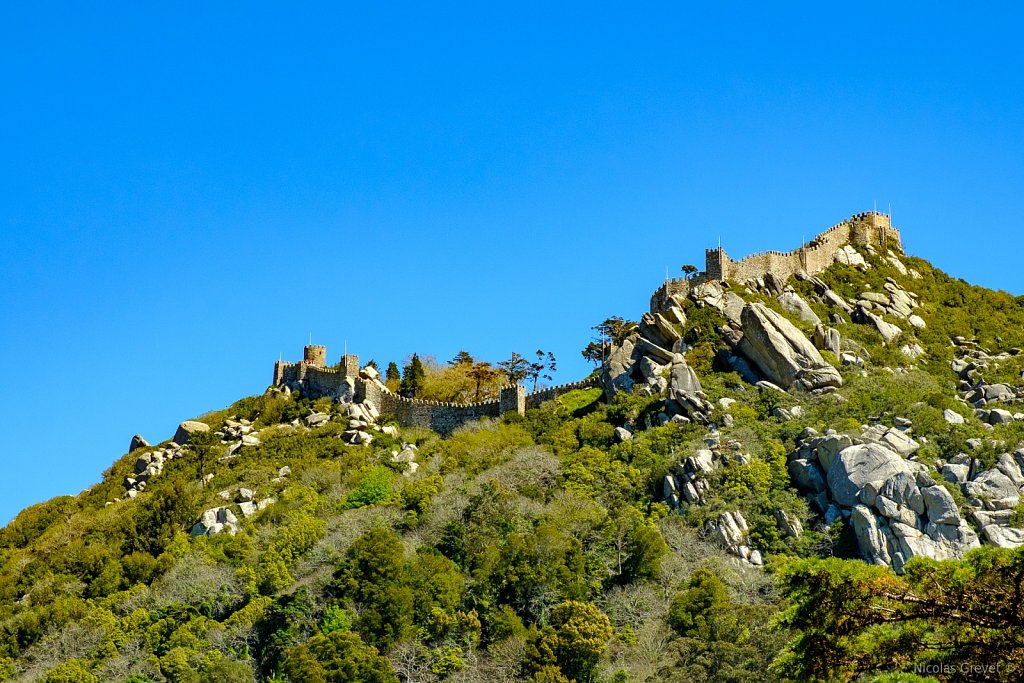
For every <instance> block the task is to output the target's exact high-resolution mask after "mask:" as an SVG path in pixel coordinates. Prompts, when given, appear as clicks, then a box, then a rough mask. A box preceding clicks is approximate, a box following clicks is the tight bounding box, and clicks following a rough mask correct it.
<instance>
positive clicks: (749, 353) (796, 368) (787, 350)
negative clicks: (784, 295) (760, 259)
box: [738, 303, 843, 390]
mask: <svg viewBox="0 0 1024 683" xmlns="http://www.w3.org/2000/svg"><path fill="white" fill-rule="evenodd" d="M740 318H741V321H742V325H743V338H742V339H741V340H740V342H739V345H738V348H739V350H740V352H741V353H743V355H744V356H746V357H747V358H749V359H750V360H751V361H752V362H753V363H754V365H756V366H757V368H758V369H759V370H760V371H761V373H762V374H763V375H764V376H765V377H766V378H767V379H768V380H769V381H771V382H773V383H775V384H778V385H779V386H781V387H783V388H785V389H788V388H790V387H793V386H796V387H798V388H801V389H805V390H813V389H819V388H821V387H838V386H842V384H843V379H842V377H841V376H840V375H839V371H838V370H836V369H835V368H834V367H832V366H831V365H829V364H828V363H826V362H825V360H824V359H823V358H822V357H821V354H820V353H818V349H816V348H814V344H812V343H811V342H810V340H809V339H808V338H807V337H806V336H804V334H803V332H801V331H800V330H798V329H797V328H796V327H795V326H794V325H793V324H792V323H791V322H789V321H788V320H786V319H785V318H784V317H782V316H781V315H779V314H778V313H776V312H775V311H773V310H772V309H770V308H768V307H767V306H765V305H764V304H761V303H752V304H747V305H746V306H744V307H743V313H742V315H741V316H740Z"/></svg>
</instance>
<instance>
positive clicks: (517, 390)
mask: <svg viewBox="0 0 1024 683" xmlns="http://www.w3.org/2000/svg"><path fill="white" fill-rule="evenodd" d="M308 348H309V347H307V349H308ZM320 348H323V347H320ZM319 355H320V354H319V352H317V354H316V355H315V356H314V358H313V362H310V361H309V360H305V359H304V360H302V361H300V362H298V363H292V362H288V361H277V362H276V363H274V383H273V386H277V387H282V386H287V387H289V388H291V389H293V390H300V391H302V392H303V394H305V395H306V396H310V397H312V398H320V397H321V396H330V397H333V398H342V397H345V398H347V399H355V400H359V401H362V400H370V401H373V403H374V404H376V405H377V407H378V408H379V409H380V410H381V412H382V413H383V414H384V415H385V416H388V417H390V418H392V419H395V420H397V421H398V422H399V423H401V424H405V425H412V426H419V427H427V428H429V429H433V430H434V431H436V432H439V433H441V434H447V433H449V432H451V431H452V430H454V429H455V428H456V427H459V426H460V425H463V424H465V423H467V422H471V421H473V420H479V419H481V418H485V417H486V418H498V417H500V416H501V415H504V414H505V413H508V412H518V413H520V414H522V413H523V412H524V411H525V410H526V408H535V407H537V406H539V405H540V404H541V403H543V402H544V401H550V400H552V399H554V398H557V397H558V396H560V395H562V394H564V393H567V392H569V391H573V390H575V389H582V388H588V387H592V386H597V385H598V380H597V378H590V379H585V380H581V381H578V382H570V383H568V384H560V385H558V386H555V387H549V388H545V389H540V390H538V391H534V392H532V393H530V394H527V393H526V390H525V389H524V388H523V387H522V386H521V385H518V384H506V385H505V386H503V387H501V389H500V393H499V398H497V399H490V400H487V401H478V402H474V403H454V402H450V401H430V400H424V399H419V398H409V397H406V396H399V395H398V394H396V393H394V392H392V391H391V390H390V389H388V388H387V386H385V385H384V384H383V383H382V382H380V381H379V380H370V379H366V376H365V375H363V376H360V371H359V356H355V355H351V354H346V355H344V356H342V357H341V361H340V363H339V366H338V367H333V368H328V367H321V366H319V365H315V364H314V363H315V362H317V361H318V358H319ZM323 357H324V358H326V349H324V351H323ZM304 358H307V359H308V358H309V356H308V354H306V355H304Z"/></svg>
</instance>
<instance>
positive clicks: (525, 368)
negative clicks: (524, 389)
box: [498, 351, 530, 384]
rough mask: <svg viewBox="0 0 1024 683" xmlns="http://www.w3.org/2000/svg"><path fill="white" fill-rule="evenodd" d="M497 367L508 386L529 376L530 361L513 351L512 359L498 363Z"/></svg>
mask: <svg viewBox="0 0 1024 683" xmlns="http://www.w3.org/2000/svg"><path fill="white" fill-rule="evenodd" d="M498 367H499V368H501V370H502V372H504V373H505V377H506V378H507V379H508V381H509V384H517V383H518V382H521V381H522V380H524V379H526V377H527V375H528V374H529V372H530V361H528V360H527V359H526V358H525V357H523V356H520V355H519V354H518V353H516V352H515V351H513V352H512V357H511V358H509V359H508V360H503V361H501V362H500V363H498Z"/></svg>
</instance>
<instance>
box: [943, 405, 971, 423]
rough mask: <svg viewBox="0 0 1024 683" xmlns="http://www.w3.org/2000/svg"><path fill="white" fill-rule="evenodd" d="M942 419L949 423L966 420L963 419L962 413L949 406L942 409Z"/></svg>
mask: <svg viewBox="0 0 1024 683" xmlns="http://www.w3.org/2000/svg"><path fill="white" fill-rule="evenodd" d="M942 419H943V420H945V421H946V422H948V423H949V424H951V425H962V424H963V423H964V422H966V420H964V416H963V415H961V414H960V413H958V412H956V411H955V410H950V409H949V408H946V409H945V410H943V411H942Z"/></svg>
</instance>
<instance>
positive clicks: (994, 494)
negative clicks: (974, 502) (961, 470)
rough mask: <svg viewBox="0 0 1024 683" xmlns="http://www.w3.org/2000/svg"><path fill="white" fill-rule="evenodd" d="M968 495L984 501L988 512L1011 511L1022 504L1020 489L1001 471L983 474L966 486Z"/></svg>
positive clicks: (988, 471) (989, 471) (990, 471)
mask: <svg viewBox="0 0 1024 683" xmlns="http://www.w3.org/2000/svg"><path fill="white" fill-rule="evenodd" d="M964 488H965V489H966V493H967V495H969V496H973V497H975V498H978V499H979V500H981V501H982V503H984V505H985V509H986V510H1009V509H1010V508H1014V507H1017V504H1018V503H1019V502H1020V489H1019V487H1018V486H1017V485H1016V484H1014V483H1013V480H1012V479H1010V478H1009V477H1007V476H1006V475H1005V474H1003V473H1002V472H1000V471H999V470H987V471H985V472H982V473H981V474H979V475H978V476H977V477H975V479H974V481H969V482H967V483H966V484H964Z"/></svg>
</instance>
